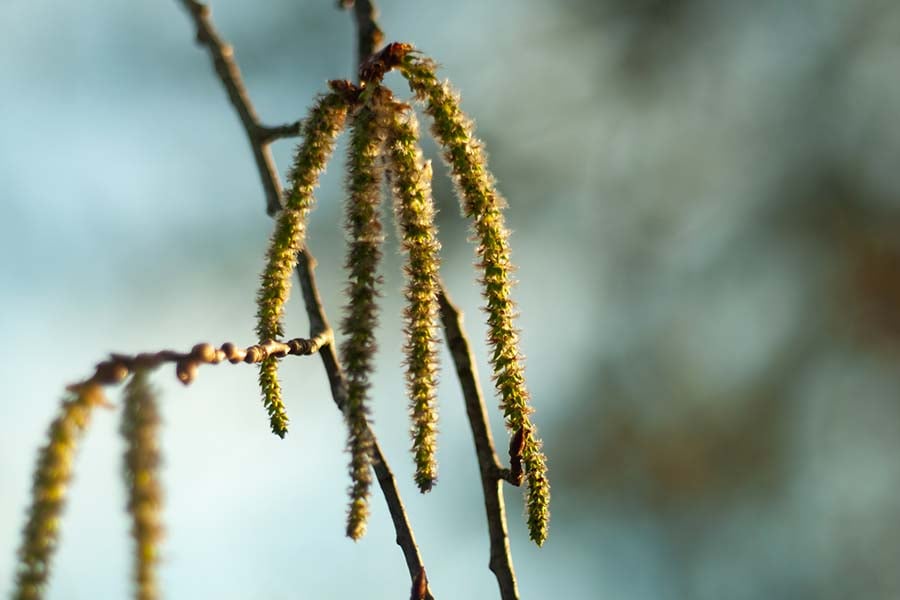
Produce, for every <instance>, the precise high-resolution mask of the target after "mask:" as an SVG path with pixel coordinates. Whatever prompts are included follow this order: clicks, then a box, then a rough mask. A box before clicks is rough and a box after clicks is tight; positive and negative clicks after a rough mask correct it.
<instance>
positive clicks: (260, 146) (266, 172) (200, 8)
mask: <svg viewBox="0 0 900 600" xmlns="http://www.w3.org/2000/svg"><path fill="white" fill-rule="evenodd" d="M181 3H182V4H184V6H185V8H187V10H188V12H189V13H190V15H191V17H192V18H193V20H194V24H195V25H196V26H197V43H198V44H201V45H203V46H206V48H207V49H208V50H209V55H210V58H212V61H213V68H215V70H216V74H217V75H218V76H219V80H220V81H221V82H222V85H223V86H225V91H226V92H227V93H228V99H229V100H230V101H231V105H232V106H234V109H235V110H236V111H237V113H238V116H239V117H240V119H241V124H242V125H243V126H244V131H245V132H246V133H247V141H249V142H250V149H251V150H252V151H253V160H254V161H256V168H257V169H258V170H259V177H260V180H261V182H262V186H263V190H265V193H266V212H267V213H268V215H269V216H270V217H271V216H274V215H275V213H277V212H278V211H279V210H280V209H281V183H280V180H279V177H278V169H277V167H276V166H275V160H274V159H273V158H272V152H271V151H270V150H269V142H271V141H273V140H274V139H276V138H278V137H283V135H273V134H272V133H273V132H275V131H278V132H283V131H285V129H284V128H283V127H274V128H272V127H265V126H263V125H262V124H261V123H260V122H259V117H257V116H256V110H255V109H254V108H253V104H252V103H251V102H250V98H249V96H248V95H247V88H245V87H244V82H243V80H242V79H241V70H240V69H239V68H238V66H237V62H235V60H234V50H233V49H232V47H231V46H229V45H228V44H226V43H225V42H224V41H222V38H220V37H219V32H218V31H216V29H215V27H213V24H212V19H211V13H212V11H211V10H210V9H209V7H208V6H207V5H205V4H202V3H200V2H197V1H196V0H181ZM288 127H289V126H288ZM293 135H296V133H294V134H293Z"/></svg>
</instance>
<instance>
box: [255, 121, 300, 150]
mask: <svg viewBox="0 0 900 600" xmlns="http://www.w3.org/2000/svg"><path fill="white" fill-rule="evenodd" d="M302 125H303V122H302V121H294V122H293V123H285V124H284V125H259V124H257V125H256V131H255V133H254V137H255V138H256V140H257V142H259V143H260V144H263V145H266V144H271V143H272V142H274V141H275V140H280V139H282V138H289V137H297V136H299V135H300V127H301V126H302Z"/></svg>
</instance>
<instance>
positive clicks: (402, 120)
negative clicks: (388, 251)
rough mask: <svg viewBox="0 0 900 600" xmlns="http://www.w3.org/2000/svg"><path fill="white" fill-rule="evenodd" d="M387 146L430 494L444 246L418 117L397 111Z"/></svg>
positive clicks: (419, 457)
mask: <svg viewBox="0 0 900 600" xmlns="http://www.w3.org/2000/svg"><path fill="white" fill-rule="evenodd" d="M392 117H393V118H392V119H391V121H390V123H389V125H388V134H387V146H388V160H389V161H390V167H389V169H390V174H391V184H392V188H393V193H394V214H395V218H396V221H397V227H398V229H399V231H400V239H401V243H402V247H403V251H404V252H405V253H406V255H407V263H406V266H405V268H404V270H405V272H406V289H405V291H404V295H405V297H406V302H407V305H406V309H405V310H404V318H405V321H406V323H405V333H406V345H405V347H404V351H405V355H406V382H407V388H408V391H409V402H410V415H411V417H412V426H411V428H410V434H411V436H412V451H413V454H414V457H415V463H416V475H415V480H416V484H417V485H418V486H419V489H420V490H421V491H422V492H427V491H430V490H431V488H432V487H433V486H434V484H435V482H436V481H437V460H436V457H435V453H436V445H437V444H436V438H437V431H438V428H437V420H438V416H437V394H436V383H437V372H438V355H437V344H438V337H437V335H436V331H437V316H438V302H437V294H438V268H439V265H440V249H441V246H440V243H439V242H438V239H437V229H436V227H435V225H434V212H435V211H434V203H433V202H432V198H431V163H429V162H425V161H423V159H422V152H421V150H420V149H419V133H418V126H417V124H416V120H415V114H414V113H412V112H409V113H408V114H406V115H402V114H400V113H398V112H394V113H393V115H392Z"/></svg>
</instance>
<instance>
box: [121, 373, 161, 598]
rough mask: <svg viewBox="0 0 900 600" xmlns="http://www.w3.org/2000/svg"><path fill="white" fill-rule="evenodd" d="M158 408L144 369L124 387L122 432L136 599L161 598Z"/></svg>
mask: <svg viewBox="0 0 900 600" xmlns="http://www.w3.org/2000/svg"><path fill="white" fill-rule="evenodd" d="M159 423H160V419H159V411H158V409H157V404H156V398H155V395H154V392H153V390H152V389H151V388H150V386H149V384H148V383H147V373H146V371H145V370H138V371H137V372H135V374H134V375H133V376H132V378H131V381H129V382H128V385H127V386H126V388H125V406H124V409H123V412H122V426H121V428H120V433H121V434H122V437H124V438H125V441H126V443H127V448H126V450H125V461H124V463H125V464H124V469H123V475H124V478H125V487H126V489H127V491H128V506H127V508H128V514H129V515H130V516H131V535H132V537H133V538H134V541H135V546H136V548H135V553H134V574H133V576H134V586H135V594H134V596H135V598H136V599H137V600H154V599H155V598H158V597H159V590H158V586H157V580H156V565H157V563H158V562H159V541H160V539H161V538H162V535H163V527H162V520H161V517H160V507H161V506H162V486H161V485H160V481H159V465H160V451H159Z"/></svg>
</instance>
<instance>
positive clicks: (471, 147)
mask: <svg viewBox="0 0 900 600" xmlns="http://www.w3.org/2000/svg"><path fill="white" fill-rule="evenodd" d="M400 71H401V73H402V74H403V76H404V77H405V78H406V79H407V81H408V82H409V86H410V89H412V91H413V93H414V94H415V96H416V98H417V99H418V100H419V101H421V102H423V103H424V104H425V112H426V113H427V114H428V115H429V116H430V117H431V118H432V120H433V124H432V133H433V134H434V136H435V138H436V139H437V141H438V142H439V144H440V145H441V146H442V148H443V156H444V159H445V160H446V162H447V164H448V165H449V166H450V170H451V172H452V175H453V179H454V181H455V183H456V188H457V191H458V193H459V196H460V200H461V204H462V209H463V214H464V215H465V216H466V217H468V218H470V219H471V220H472V221H473V230H474V234H475V239H476V240H477V242H478V248H477V253H478V256H479V259H480V263H479V266H480V267H481V269H482V270H483V277H482V280H481V281H482V285H483V288H484V297H485V301H486V303H485V304H486V305H485V310H486V312H487V314H488V317H487V323H488V343H489V344H490V347H491V364H492V366H493V371H494V385H495V387H496V389H497V391H498V393H499V395H500V399H501V404H500V407H501V408H502V410H503V413H504V416H505V417H506V425H507V429H508V430H509V431H511V432H515V431H517V430H518V429H520V428H523V429H525V430H526V431H527V432H528V434H529V435H528V436H527V438H526V440H527V441H526V442H525V448H524V449H523V452H522V461H523V463H524V466H525V473H526V478H527V481H528V497H527V512H528V525H529V533H530V537H531V539H532V540H533V541H534V542H535V543H536V544H537V545H539V546H540V545H542V544H543V543H544V541H545V540H546V539H547V530H548V523H549V518H550V512H549V503H550V486H549V483H548V480H547V467H546V461H545V458H544V455H543V453H542V451H541V442H540V439H539V438H538V437H537V431H536V429H535V427H534V425H532V423H531V421H530V418H529V414H530V413H531V412H532V409H531V408H530V407H529V405H528V392H527V390H526V389H525V373H524V368H523V359H522V356H521V355H520V353H519V350H518V333H517V330H516V328H515V327H514V325H513V319H514V317H515V315H516V306H515V303H514V302H513V300H512V297H511V295H510V291H511V288H512V285H513V281H512V275H511V271H512V269H513V267H512V263H511V261H510V252H509V243H508V236H509V233H508V231H507V230H506V228H505V226H504V220H503V212H502V210H503V208H504V207H505V202H504V201H503V199H502V198H501V196H500V195H499V194H498V193H497V191H496V190H495V188H494V181H493V177H492V176H491V174H490V173H489V172H488V170H487V160H486V158H485V154H484V151H483V149H482V144H481V142H480V141H479V140H478V139H476V138H475V137H474V136H473V135H472V128H473V126H472V122H471V121H470V120H469V119H468V117H466V115H465V114H463V112H462V111H461V110H460V107H459V99H458V97H457V94H456V93H455V92H454V91H453V90H452V89H451V88H450V86H449V85H447V84H446V83H442V82H441V81H440V80H438V78H437V75H436V66H435V63H434V62H433V61H432V60H430V59H427V58H424V57H422V56H421V55H419V54H417V53H415V52H410V53H408V54H407V55H406V56H405V58H404V59H403V61H402V64H401V65H400Z"/></svg>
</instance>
